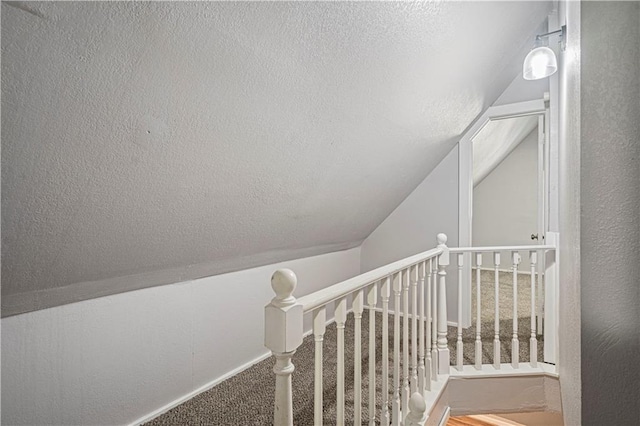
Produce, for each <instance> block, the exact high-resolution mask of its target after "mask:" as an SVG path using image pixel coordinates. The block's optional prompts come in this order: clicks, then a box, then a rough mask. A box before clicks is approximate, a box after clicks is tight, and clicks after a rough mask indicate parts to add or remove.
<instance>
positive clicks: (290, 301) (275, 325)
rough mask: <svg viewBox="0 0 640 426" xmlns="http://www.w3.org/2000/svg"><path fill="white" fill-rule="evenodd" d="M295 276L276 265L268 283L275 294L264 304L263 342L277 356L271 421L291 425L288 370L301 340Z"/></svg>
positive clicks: (300, 317)
mask: <svg viewBox="0 0 640 426" xmlns="http://www.w3.org/2000/svg"><path fill="white" fill-rule="evenodd" d="M296 284H297V278H296V275H295V274H294V273H293V271H291V270H289V269H279V270H277V271H276V272H275V273H274V274H273V276H272V277H271V287H272V288H273V291H274V292H275V294H276V297H274V298H273V299H272V300H271V303H269V304H268V305H267V306H265V308H264V324H265V330H264V331H265V336H264V345H265V346H266V347H267V348H268V349H269V350H271V352H272V353H273V355H274V356H275V358H276V364H275V366H274V367H273V372H274V373H275V375H276V393H275V406H274V410H273V424H274V425H275V426H293V398H292V390H291V374H292V373H293V370H294V368H295V367H294V366H293V363H292V362H291V357H292V356H293V354H294V353H295V352H296V349H298V347H299V346H300V345H301V344H302V315H303V310H302V305H299V304H297V303H296V298H295V297H293V291H294V290H295V288H296Z"/></svg>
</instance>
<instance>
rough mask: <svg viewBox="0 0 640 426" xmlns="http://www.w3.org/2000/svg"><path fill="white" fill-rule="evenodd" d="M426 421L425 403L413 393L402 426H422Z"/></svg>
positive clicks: (416, 393)
mask: <svg viewBox="0 0 640 426" xmlns="http://www.w3.org/2000/svg"><path fill="white" fill-rule="evenodd" d="M426 421H427V403H426V402H425V400H424V398H423V397H422V395H420V393H419V392H414V394H413V395H411V399H410V400H409V412H408V413H407V415H406V417H405V418H404V423H403V424H404V426H424V425H425V422H426Z"/></svg>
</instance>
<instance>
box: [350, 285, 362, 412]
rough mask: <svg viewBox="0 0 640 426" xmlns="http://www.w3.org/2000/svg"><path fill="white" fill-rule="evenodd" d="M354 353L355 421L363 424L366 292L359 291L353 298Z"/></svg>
mask: <svg viewBox="0 0 640 426" xmlns="http://www.w3.org/2000/svg"><path fill="white" fill-rule="evenodd" d="M352 309H353V318H354V325H353V326H354V353H353V421H354V423H355V424H362V326H361V324H362V312H363V310H364V291H363V290H359V291H357V292H356V293H355V295H354V296H353V303H352Z"/></svg>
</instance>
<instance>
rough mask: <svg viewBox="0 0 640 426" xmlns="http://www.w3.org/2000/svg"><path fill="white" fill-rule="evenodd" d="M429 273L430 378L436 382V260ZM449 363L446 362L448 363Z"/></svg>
mask: <svg viewBox="0 0 640 426" xmlns="http://www.w3.org/2000/svg"><path fill="white" fill-rule="evenodd" d="M432 266H433V269H432V271H431V377H433V380H435V381H438V258H437V257H435V258H433V259H432ZM448 362H449V361H447V363H448Z"/></svg>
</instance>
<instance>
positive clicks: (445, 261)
mask: <svg viewBox="0 0 640 426" xmlns="http://www.w3.org/2000/svg"><path fill="white" fill-rule="evenodd" d="M436 241H437V242H438V248H439V249H442V254H440V257H439V258H438V265H439V267H440V269H441V270H444V267H445V266H448V265H449V263H450V262H449V247H447V234H444V233H440V234H438V235H437V236H436Z"/></svg>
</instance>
